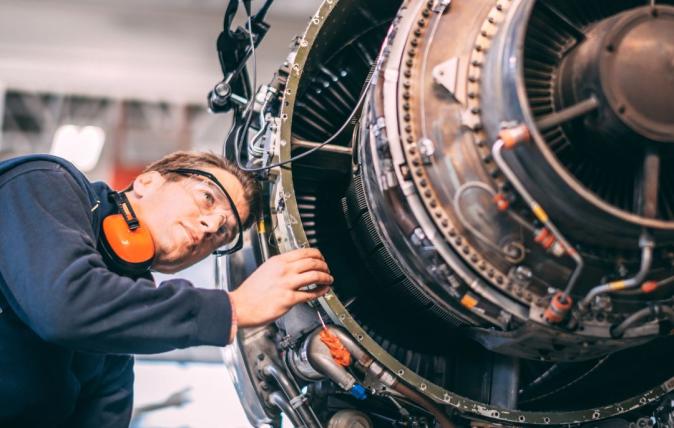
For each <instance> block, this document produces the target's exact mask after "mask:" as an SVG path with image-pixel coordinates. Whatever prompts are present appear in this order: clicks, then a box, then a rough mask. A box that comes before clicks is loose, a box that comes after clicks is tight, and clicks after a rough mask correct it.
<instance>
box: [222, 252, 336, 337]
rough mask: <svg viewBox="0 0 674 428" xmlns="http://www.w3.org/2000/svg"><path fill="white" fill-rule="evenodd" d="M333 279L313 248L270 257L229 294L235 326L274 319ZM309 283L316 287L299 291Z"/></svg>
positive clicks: (325, 289) (323, 289) (323, 290)
mask: <svg viewBox="0 0 674 428" xmlns="http://www.w3.org/2000/svg"><path fill="white" fill-rule="evenodd" d="M333 280H334V278H333V277H332V276H331V275H330V271H329V269H328V265H327V264H326V263H325V259H324V258H323V256H322V255H321V253H320V251H318V250H316V249H313V248H303V249H299V250H294V251H290V252H288V253H284V254H280V255H278V256H274V257H271V258H270V259H269V260H267V261H266V262H265V263H263V264H262V266H260V267H259V268H257V270H256V271H255V272H253V274H252V275H251V276H249V277H248V279H246V280H245V281H244V282H243V284H241V286H240V287H239V288H237V289H236V290H234V291H232V292H231V293H230V294H229V295H230V300H231V302H232V305H233V306H234V308H236V316H237V321H238V325H239V327H254V326H259V325H264V324H267V323H269V322H271V321H274V320H275V319H277V318H279V317H281V316H282V315H283V314H285V313H286V312H288V310H290V308H292V307H293V306H294V305H296V304H298V303H305V302H308V301H310V300H313V299H316V298H317V297H320V296H322V295H324V294H325V293H327V292H328V290H329V287H330V284H332V281H333ZM310 284H316V285H317V286H318V287H317V288H315V289H313V290H311V291H302V290H300V288H302V287H306V286H307V285H310Z"/></svg>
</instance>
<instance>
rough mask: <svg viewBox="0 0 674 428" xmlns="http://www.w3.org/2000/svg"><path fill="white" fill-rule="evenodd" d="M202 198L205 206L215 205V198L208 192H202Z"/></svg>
mask: <svg viewBox="0 0 674 428" xmlns="http://www.w3.org/2000/svg"><path fill="white" fill-rule="evenodd" d="M202 197H203V200H204V202H205V203H206V204H207V206H209V207H211V206H213V204H214V203H215V198H214V197H213V195H212V194H211V193H209V192H202Z"/></svg>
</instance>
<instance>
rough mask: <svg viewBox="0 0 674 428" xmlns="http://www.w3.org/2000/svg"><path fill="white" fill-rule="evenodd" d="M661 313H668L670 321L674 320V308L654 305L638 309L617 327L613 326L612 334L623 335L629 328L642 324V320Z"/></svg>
mask: <svg viewBox="0 0 674 428" xmlns="http://www.w3.org/2000/svg"><path fill="white" fill-rule="evenodd" d="M660 314H664V315H666V316H667V318H669V320H670V321H672V322H674V309H672V308H670V307H669V306H661V305H652V306H649V307H647V308H643V309H640V310H638V311H636V312H635V313H633V314H632V315H630V316H629V317H627V318H626V319H625V320H624V321H623V322H621V323H620V324H618V325H617V326H616V327H613V328H611V336H613V337H614V338H620V337H623V335H624V334H625V332H626V331H627V330H629V329H630V328H632V327H634V326H637V325H641V324H642V323H641V321H643V320H644V319H646V318H648V317H650V316H653V317H657V316H658V315H660Z"/></svg>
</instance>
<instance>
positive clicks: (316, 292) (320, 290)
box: [295, 285, 330, 304]
mask: <svg viewBox="0 0 674 428" xmlns="http://www.w3.org/2000/svg"><path fill="white" fill-rule="evenodd" d="M328 291H330V286H329V285H319V286H318V287H316V288H314V289H313V290H308V291H298V292H297V293H295V304H297V303H306V302H309V301H311V300H314V299H318V298H319V297H321V296H323V295H325V293H327V292H328Z"/></svg>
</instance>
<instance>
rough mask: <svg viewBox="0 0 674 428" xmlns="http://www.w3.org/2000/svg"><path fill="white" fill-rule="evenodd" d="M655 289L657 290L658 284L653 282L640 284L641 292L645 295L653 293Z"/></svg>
mask: <svg viewBox="0 0 674 428" xmlns="http://www.w3.org/2000/svg"><path fill="white" fill-rule="evenodd" d="M656 288H658V283H657V282H655V281H646V282H644V283H643V284H641V291H643V292H644V293H645V294H648V293H652V292H654V291H655V289H656Z"/></svg>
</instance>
